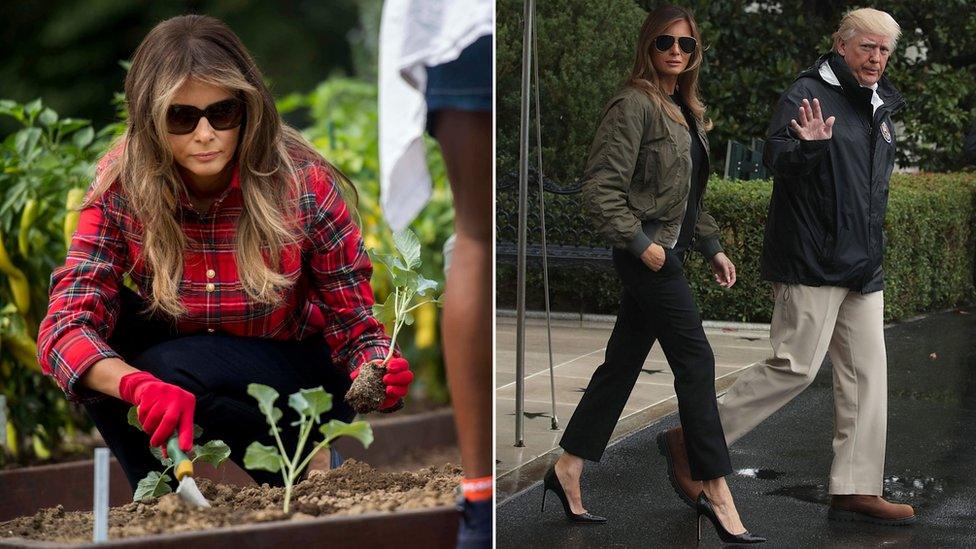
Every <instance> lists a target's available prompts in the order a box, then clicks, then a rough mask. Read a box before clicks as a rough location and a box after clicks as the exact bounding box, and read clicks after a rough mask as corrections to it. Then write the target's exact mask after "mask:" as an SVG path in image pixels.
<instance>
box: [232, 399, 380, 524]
mask: <svg viewBox="0 0 976 549" xmlns="http://www.w3.org/2000/svg"><path fill="white" fill-rule="evenodd" d="M247 394H249V395H251V396H253V397H254V398H255V399H256V400H257V401H258V408H259V409H260V410H261V413H263V414H264V417H265V419H266V420H267V421H268V424H269V425H270V426H271V434H272V435H273V436H274V440H275V446H268V445H266V444H261V443H260V442H258V441H254V442H252V443H251V444H250V446H248V447H247V450H246V451H245V452H244V466H245V467H247V468H248V469H254V470H263V471H270V472H272V473H279V472H280V473H281V478H282V480H283V481H284V484H285V502H284V509H283V510H284V512H285V513H287V512H288V509H289V506H290V503H291V493H292V488H293V487H294V484H295V481H296V480H297V479H298V478H299V476H301V474H302V471H304V470H305V468H306V467H308V464H309V463H310V462H311V461H312V458H313V457H314V456H315V454H317V453H319V451H320V450H324V449H326V448H328V447H329V445H330V444H331V443H332V441H334V440H335V439H337V438H339V437H341V436H350V437H353V438H355V439H356V440H358V441H359V442H360V443H361V444H362V445H363V447H364V448H368V447H369V445H370V444H372V442H373V430H372V429H371V428H370V426H369V424H368V423H366V422H365V421H355V422H353V423H346V422H344V421H339V420H337V419H333V420H330V421H329V422H328V423H325V424H323V425H319V424H320V423H321V420H322V414H324V413H326V412H328V411H329V410H331V409H332V395H330V394H329V393H327V392H325V390H324V389H323V388H322V387H316V388H314V389H302V390H300V391H298V392H297V393H292V394H291V395H290V396H289V397H288V406H290V407H291V409H292V410H294V411H295V412H297V413H298V417H299V419H298V420H297V421H295V422H293V423H292V424H291V425H292V426H293V427H296V426H297V427H298V444H297V446H296V447H295V450H294V452H292V453H291V454H289V452H288V451H287V450H286V449H285V445H284V443H283V442H282V439H281V429H280V428H279V427H278V422H279V421H280V420H281V418H282V416H283V415H284V413H283V412H282V411H281V409H280V408H277V407H275V405H274V404H275V401H276V400H278V391H275V390H274V389H273V388H271V387H268V386H267V385H261V384H260V383H251V384H250V385H248V386H247ZM316 425H319V427H318V433H319V434H320V435H322V437H323V439H322V440H321V441H320V442H318V443H317V444H315V445H314V446H313V447H312V449H311V450H309V451H308V452H307V453H306V452H305V446H306V445H307V444H308V443H309V440H310V438H311V436H312V430H313V429H314V428H315V426H316Z"/></svg>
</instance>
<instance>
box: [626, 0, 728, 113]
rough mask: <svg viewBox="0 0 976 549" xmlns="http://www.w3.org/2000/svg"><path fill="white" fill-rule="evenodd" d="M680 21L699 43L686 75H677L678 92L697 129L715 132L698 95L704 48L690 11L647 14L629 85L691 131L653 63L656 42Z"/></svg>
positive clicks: (678, 9)
mask: <svg viewBox="0 0 976 549" xmlns="http://www.w3.org/2000/svg"><path fill="white" fill-rule="evenodd" d="M681 20H684V21H687V22H688V26H690V27H691V35H692V37H694V39H695V41H696V42H697V43H698V47H697V48H695V51H694V52H692V53H691V57H690V58H689V59H688V66H687V67H686V68H685V70H684V72H682V73H681V74H680V75H678V86H677V92H678V94H679V95H680V96H681V99H682V101H684V104H685V105H687V106H688V109H689V110H690V111H691V114H692V115H693V116H694V117H695V120H696V122H697V123H698V126H699V127H700V128H701V129H702V130H704V131H708V130H710V129H712V122H711V120H708V119H706V118H705V105H704V104H702V101H701V97H700V96H699V94H698V72H699V70H701V63H702V50H703V49H704V48H703V47H702V43H701V34H700V33H699V31H698V24H697V23H695V17H694V16H693V15H692V13H691V11H690V10H688V9H686V8H682V7H678V6H667V5H666V6H661V7H659V8H657V9H656V10H654V11H652V12H651V13H649V14H647V17H646V18H645V19H644V24H643V25H641V30H640V34H639V35H638V36H637V54H636V55H635V57H634V67H633V68H632V69H631V71H630V77H629V78H628V80H627V84H628V85H630V86H633V87H635V88H637V89H639V90H641V91H643V92H644V93H646V94H647V95H648V96H650V98H651V101H653V102H654V104H655V105H657V106H658V107H659V108H661V109H664V112H665V113H667V115H668V116H669V117H670V118H671V119H672V120H674V121H675V122H677V123H678V124H681V125H682V126H685V127H688V122H687V121H685V117H684V115H683V114H681V108H680V107H678V106H677V105H675V104H674V102H673V101H671V100H670V98H668V95H667V93H666V92H665V91H664V88H663V87H662V84H661V78H660V76H659V75H658V74H657V70H656V69H655V68H654V62H653V61H652V56H653V55H654V39H655V38H657V37H658V36H659V35H661V34H663V33H664V31H665V29H667V28H668V27H670V26H671V24H672V23H674V22H676V21H681Z"/></svg>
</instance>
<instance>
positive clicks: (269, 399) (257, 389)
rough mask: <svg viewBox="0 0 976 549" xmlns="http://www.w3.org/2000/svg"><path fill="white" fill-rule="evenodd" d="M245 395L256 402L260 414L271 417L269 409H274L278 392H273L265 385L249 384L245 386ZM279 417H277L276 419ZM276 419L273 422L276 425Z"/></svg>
mask: <svg viewBox="0 0 976 549" xmlns="http://www.w3.org/2000/svg"><path fill="white" fill-rule="evenodd" d="M247 394H249V395H251V396H252V397H254V398H255V399H257V401H258V409H260V410H261V413H262V414H264V415H266V416H269V415H272V412H271V409H272V408H273V407H274V403H275V401H276V400H278V391H275V390H274V389H272V388H271V387H268V386H267V385H261V384H260V383H251V384H249V385H248V386H247ZM280 417H281V416H280V415H279V416H278V418H280ZM277 421H278V420H277V419H275V422H276V423H277Z"/></svg>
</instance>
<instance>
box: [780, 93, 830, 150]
mask: <svg viewBox="0 0 976 549" xmlns="http://www.w3.org/2000/svg"><path fill="white" fill-rule="evenodd" d="M797 120H799V122H797ZM835 120H836V117H834V116H831V117H830V118H828V119H827V120H824V119H823V112H821V110H820V101H819V100H818V99H816V98H814V100H813V105H810V101H808V100H806V99H804V100H803V104H802V105H800V113H799V115H798V116H797V118H794V119H792V120H790V127H791V128H793V133H795V134H796V135H797V137H799V138H800V139H802V140H804V141H819V140H822V139H830V137H831V136H832V135H833V133H834V121H835Z"/></svg>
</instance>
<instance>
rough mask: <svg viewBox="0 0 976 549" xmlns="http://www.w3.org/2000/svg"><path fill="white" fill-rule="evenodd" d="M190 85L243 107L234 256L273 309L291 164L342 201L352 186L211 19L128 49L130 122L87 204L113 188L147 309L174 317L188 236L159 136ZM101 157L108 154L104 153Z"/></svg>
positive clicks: (163, 31)
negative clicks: (137, 247)
mask: <svg viewBox="0 0 976 549" xmlns="http://www.w3.org/2000/svg"><path fill="white" fill-rule="evenodd" d="M189 79H194V80H197V81H199V82H202V83H205V84H210V85H213V86H218V87H221V88H223V89H226V90H228V91H229V92H231V93H232V94H234V95H235V96H237V97H238V98H240V99H241V100H242V101H243V103H244V105H245V116H244V123H243V125H242V127H241V131H240V138H239V142H238V146H237V151H236V162H237V164H238V167H239V173H240V189H241V193H242V196H243V201H244V207H243V212H242V214H241V216H240V218H239V219H238V220H237V232H236V235H237V236H236V241H235V244H234V246H235V256H236V263H237V270H238V273H239V276H240V280H241V284H242V286H243V289H244V291H245V292H246V293H247V295H248V296H249V297H251V298H252V299H253V300H255V301H257V302H259V303H263V304H271V305H274V304H277V303H279V302H280V300H281V293H282V291H283V290H285V289H287V288H289V287H290V286H292V285H293V284H294V282H295V281H294V280H291V279H289V278H288V277H286V276H285V275H283V274H282V273H281V272H279V271H280V265H281V253H282V251H283V250H284V248H285V247H286V246H288V245H289V244H293V243H295V242H297V240H298V238H299V236H300V231H301V229H300V227H298V226H297V224H296V221H297V215H296V214H297V197H298V192H299V185H300V181H299V176H298V173H297V171H296V162H303V163H304V162H305V161H311V162H316V163H321V164H323V165H324V166H326V167H327V168H328V169H329V170H330V171H331V172H332V175H333V176H334V177H333V178H334V180H335V181H337V183H338V184H339V185H340V188H341V190H342V191H343V195H344V196H346V197H348V196H350V194H351V195H352V196H355V187H353V186H352V184H351V183H350V182H349V180H348V179H346V178H345V176H344V175H343V174H342V173H341V172H340V171H339V170H338V169H336V168H335V167H334V166H332V165H331V164H329V163H328V162H326V161H325V160H324V159H323V158H322V157H321V156H320V155H319V154H318V153H317V152H316V151H315V149H314V148H313V147H312V146H311V145H310V144H309V143H308V142H307V141H306V140H305V139H304V138H303V137H302V136H301V134H299V133H298V132H297V131H296V130H295V129H293V128H291V127H289V126H287V125H286V124H284V123H283V122H282V121H281V117H280V116H279V114H278V111H277V109H276V107H275V103H274V98H273V96H272V95H271V92H270V91H269V90H268V88H267V86H265V84H264V81H263V79H262V76H261V72H260V70H259V69H258V67H257V65H255V63H254V60H253V59H252V58H251V56H250V54H249V53H248V52H247V50H246V48H245V47H244V44H243V43H242V42H241V41H240V39H239V38H238V37H237V36H236V35H235V34H234V32H233V31H231V30H230V28H228V27H227V26H226V25H225V24H224V23H222V22H221V21H219V20H217V19H214V18H212V17H206V16H201V15H184V16H179V17H174V18H172V19H168V20H166V21H163V22H162V23H159V24H158V25H156V26H155V27H154V28H153V29H152V30H151V31H150V32H149V34H148V35H147V36H146V38H145V39H144V40H143V41H142V43H141V44H140V45H139V47H138V48H137V49H136V52H135V55H134V56H133V59H132V67H131V68H130V70H129V73H128V75H127V76H126V79H125V100H126V107H127V110H128V115H129V116H128V121H127V124H126V129H125V133H124V134H123V135H122V136H121V137H120V138H119V142H118V143H117V144H116V146H115V147H112V148H111V149H110V152H109V153H108V155H118V159H117V160H116V161H114V162H108V163H106V166H105V169H104V171H103V172H102V173H101V174H100V176H99V178H98V179H97V180H96V183H95V191H94V192H93V193H92V194H91V195H90V197H89V199H88V201H87V202H86V204H84V205H82V207H86V206H88V205H90V204H91V203H93V202H94V201H95V200H97V199H98V198H99V197H100V196H101V195H102V194H104V193H105V191H106V190H108V188H109V187H110V186H111V185H112V184H113V183H114V182H116V181H118V182H119V185H120V186H121V191H122V193H123V194H124V196H125V198H126V200H127V201H128V203H129V204H130V205H131V207H132V210H133V211H134V214H135V216H136V218H137V219H138V221H139V222H140V223H141V225H142V228H143V234H142V238H143V242H142V251H141V255H140V259H141V260H143V261H144V262H145V264H146V266H147V268H148V270H149V272H150V273H151V276H152V288H151V292H150V295H149V296H148V298H149V305H148V308H149V310H150V311H151V312H163V313H166V314H168V315H171V316H173V317H178V316H181V315H183V314H185V313H186V309H185V308H184V307H183V305H182V303H181V302H180V296H179V286H180V281H181V279H182V275H183V255H184V252H185V250H186V248H187V237H186V234H185V233H184V232H183V230H182V229H181V227H180V225H179V223H178V221H177V219H176V211H177V208H178V205H179V203H180V198H181V196H184V195H185V194H186V193H187V190H186V187H185V185H184V184H183V182H182V180H181V179H180V176H179V174H178V172H177V169H176V164H175V162H174V159H173V154H172V151H171V150H170V147H169V144H168V140H167V133H166V112H167V110H168V108H169V106H170V103H171V101H172V98H173V96H174V95H175V94H176V92H177V90H178V89H179V88H180V87H181V86H182V85H183V84H184V83H185V82H186V81H187V80H189ZM108 155H107V156H108Z"/></svg>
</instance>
